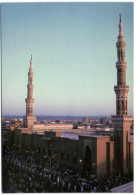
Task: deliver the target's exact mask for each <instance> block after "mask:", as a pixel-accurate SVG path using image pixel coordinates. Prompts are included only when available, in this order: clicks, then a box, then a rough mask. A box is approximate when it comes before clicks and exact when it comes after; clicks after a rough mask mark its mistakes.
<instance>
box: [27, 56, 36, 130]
mask: <svg viewBox="0 0 137 195" xmlns="http://www.w3.org/2000/svg"><path fill="white" fill-rule="evenodd" d="M33 87H34V85H33V68H32V55H31V60H30V68H29V72H28V85H27V88H28V91H27V98H26V99H25V101H26V116H25V117H24V126H25V127H27V128H29V129H32V128H33V126H34V121H35V118H36V117H35V116H33V104H34V98H33Z"/></svg>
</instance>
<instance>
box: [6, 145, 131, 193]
mask: <svg viewBox="0 0 137 195" xmlns="http://www.w3.org/2000/svg"><path fill="white" fill-rule="evenodd" d="M49 163H50V162H49V160H48V159H47V160H45V158H44V156H42V155H41V154H39V153H36V152H33V153H32V151H26V152H23V153H22V152H20V151H19V150H18V149H17V148H15V147H8V146H6V147H3V155H2V187H3V192H4V193H8V192H10V193H16V192H31V193H37V192H39V193H41V192H43V193H44V192H110V190H111V189H112V188H114V187H116V186H119V185H122V184H125V183H128V182H130V181H132V180H133V178H132V177H129V176H122V175H121V174H118V175H111V176H109V177H95V176H93V175H90V174H88V173H87V172H76V171H75V170H72V169H61V168H59V167H57V166H50V165H49Z"/></svg>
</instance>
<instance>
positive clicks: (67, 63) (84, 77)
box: [1, 2, 133, 116]
mask: <svg viewBox="0 0 137 195" xmlns="http://www.w3.org/2000/svg"><path fill="white" fill-rule="evenodd" d="M1 10H2V35H3V36H2V116H4V115H22V116H23V115H24V116H25V114H26V113H25V109H26V104H25V98H26V97H27V82H28V75H27V74H28V70H29V65H30V64H29V62H30V58H31V54H32V66H33V71H34V81H33V84H34V90H33V97H34V99H35V102H34V106H33V107H34V115H36V116H38V115H46V116H56V115H58V116H98V115H100V116H111V115H114V114H115V109H116V104H115V102H116V95H115V92H114V85H116V83H117V82H116V79H117V70H116V67H115V64H116V61H117V50H116V42H117V36H118V32H119V29H118V23H119V13H121V12H122V23H123V34H124V39H125V42H126V49H125V50H126V54H125V55H126V58H125V59H126V62H127V69H126V75H127V79H126V80H127V85H129V87H130V90H129V94H128V114H129V115H133V3H122V2H121V3H119V2H118V3H117V2H115V3H110V2H109V3H95V2H94V3H93V2H88V3H87V2H86V3H84V2H80V3H72V2H71V3H70V2H69V3H21V4H19V3H14V4H13V3H10V4H9V3H2V4H1ZM36 13H37V14H36ZM70 13H71V14H70ZM91 13H92V14H91ZM100 33H101V34H100Z"/></svg>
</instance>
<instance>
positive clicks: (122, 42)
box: [116, 41, 126, 48]
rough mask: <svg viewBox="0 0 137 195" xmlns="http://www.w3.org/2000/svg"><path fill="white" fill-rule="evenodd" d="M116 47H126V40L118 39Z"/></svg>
mask: <svg viewBox="0 0 137 195" xmlns="http://www.w3.org/2000/svg"><path fill="white" fill-rule="evenodd" d="M116 47H117V48H121V47H124V48H125V47H126V43H125V42H124V41H118V42H117V43H116Z"/></svg>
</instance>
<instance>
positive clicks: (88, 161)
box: [84, 146, 92, 173]
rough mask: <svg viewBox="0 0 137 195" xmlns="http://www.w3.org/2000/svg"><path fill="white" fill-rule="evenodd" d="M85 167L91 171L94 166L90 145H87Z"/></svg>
mask: <svg viewBox="0 0 137 195" xmlns="http://www.w3.org/2000/svg"><path fill="white" fill-rule="evenodd" d="M84 169H85V170H86V171H88V172H89V173H90V172H91V169H92V166H91V149H90V147H89V146H86V148H85V160H84Z"/></svg>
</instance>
